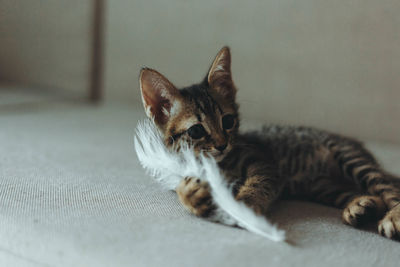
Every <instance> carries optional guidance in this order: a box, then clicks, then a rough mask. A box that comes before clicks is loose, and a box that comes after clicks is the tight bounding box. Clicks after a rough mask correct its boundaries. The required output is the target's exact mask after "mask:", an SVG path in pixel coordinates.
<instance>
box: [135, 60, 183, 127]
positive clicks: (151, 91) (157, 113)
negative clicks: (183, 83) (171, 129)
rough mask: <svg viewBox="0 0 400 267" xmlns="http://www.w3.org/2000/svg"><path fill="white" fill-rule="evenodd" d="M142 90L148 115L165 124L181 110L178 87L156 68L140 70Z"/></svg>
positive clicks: (159, 123)
mask: <svg viewBox="0 0 400 267" xmlns="http://www.w3.org/2000/svg"><path fill="white" fill-rule="evenodd" d="M139 81H140V91H141V93H142V101H143V106H144V109H145V111H146V115H147V116H148V117H149V118H151V119H154V121H155V122H156V123H157V124H158V125H161V126H162V125H164V124H165V123H166V122H167V121H168V120H169V118H170V117H171V116H172V115H173V114H174V113H176V112H177V111H178V110H179V107H180V100H181V96H180V93H179V91H178V89H176V87H175V86H174V85H173V84H172V83H171V82H170V81H168V80H167V78H165V77H164V76H163V75H161V74H160V73H158V72H157V71H155V70H152V69H148V68H144V69H142V70H141V71H140V77H139Z"/></svg>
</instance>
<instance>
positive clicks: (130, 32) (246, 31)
mask: <svg viewBox="0 0 400 267" xmlns="http://www.w3.org/2000/svg"><path fill="white" fill-rule="evenodd" d="M107 7H108V12H107V26H106V27H107V29H106V32H107V34H106V47H107V50H106V62H107V63H106V72H105V81H106V90H107V91H106V94H107V95H108V96H109V98H111V99H118V100H124V101H125V100H128V101H129V102H131V103H132V105H139V106H140V96H139V92H138V83H137V77H138V73H139V69H140V67H141V66H148V67H152V68H155V69H157V70H159V71H160V72H161V73H163V74H164V75H166V77H168V78H169V79H170V80H171V81H172V82H173V83H175V84H176V85H177V86H184V85H188V84H190V83H193V82H197V81H200V79H202V78H203V76H204V75H205V73H206V71H207V69H208V67H209V65H210V64H211V61H212V59H213V57H214V56H215V54H216V53H217V51H218V50H219V49H220V48H221V47H222V46H223V45H229V46H230V47H231V49H232V55H233V77H234V80H235V82H236V85H237V86H238V88H239V102H240V103H241V112H242V115H243V118H245V119H246V118H251V119H256V120H260V121H265V122H281V123H291V124H292V123H294V124H307V125H314V126H318V127H323V128H327V129H330V130H332V131H337V132H342V133H345V134H349V135H356V136H362V137H364V138H378V139H382V140H387V141H397V142H400V103H399V102H400V16H399V14H400V1H398V0H383V1H375V0H351V1H337V0H326V1H319V0H303V1H297V0H280V1H272V0H271V1H262V0H248V1H240V0H224V1H213V0H203V1H196V2H195V3H189V1H183V0H182V1H181V0H172V1H163V0H155V1H130V0H125V1H124V0H121V1H109V2H108V6H107Z"/></svg>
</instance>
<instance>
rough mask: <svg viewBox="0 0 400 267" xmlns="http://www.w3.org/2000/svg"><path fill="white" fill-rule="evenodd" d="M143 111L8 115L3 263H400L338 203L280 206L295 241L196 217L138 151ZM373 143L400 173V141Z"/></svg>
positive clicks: (0, 234)
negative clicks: (344, 217)
mask: <svg viewBox="0 0 400 267" xmlns="http://www.w3.org/2000/svg"><path fill="white" fill-rule="evenodd" d="M142 116H143V112H142V110H135V109H132V108H130V107H128V106H123V105H122V106H121V105H108V106H104V107H95V106H79V105H74V106H71V105H65V104H60V105H58V106H56V105H53V106H50V107H49V106H44V107H43V108H42V109H36V110H35V111H32V112H28V113H15V114H13V113H7V114H1V115H0V125H1V128H0V266H85V267H87V266H96V267H101V266H135V267H136V266H332V267H337V266H360V267H368V266H371V267H375V266H387V267H390V266H398V262H399V260H400V254H399V246H400V243H398V242H394V241H391V240H388V239H385V238H382V237H380V236H379V235H377V234H376V233H375V229H374V228H373V227H372V228H371V230H356V229H353V228H351V227H348V226H345V225H343V224H342V223H341V221H340V211H339V210H337V209H334V208H329V207H324V206H320V205H317V204H312V203H305V202H282V203H279V204H277V205H276V208H275V209H274V211H273V212H272V215H271V219H272V220H273V221H275V222H277V223H278V224H279V225H280V226H281V227H282V228H283V229H285V230H286V231H287V234H288V236H289V240H290V242H288V243H274V242H271V241H268V240H266V239H263V238H261V237H259V236H257V235H254V234H252V233H249V232H247V231H244V230H241V229H237V228H230V227H226V226H223V225H219V224H215V223H210V222H207V221H205V220H202V219H199V218H196V217H194V216H191V215H190V214H189V213H188V212H186V211H185V210H184V209H183V208H182V206H181V205H180V204H179V202H178V201H177V198H176V195H175V193H174V192H170V191H164V190H162V188H161V187H160V186H159V185H158V184H157V183H155V182H153V181H152V180H151V178H150V177H149V176H148V175H146V174H145V173H144V171H143V169H142V168H141V166H140V165H139V163H138V161H137V159H136V156H135V153H134V149H133V134H134V127H135V124H136V121H137V120H138V119H140V118H142ZM370 147H371V148H372V149H373V150H374V151H376V154H377V155H378V157H379V158H380V159H381V160H382V161H383V162H384V163H385V165H387V167H388V168H389V169H390V170H391V171H395V172H397V173H400V168H399V166H400V164H399V163H400V162H399V159H400V147H398V146H394V145H389V144H371V145H370Z"/></svg>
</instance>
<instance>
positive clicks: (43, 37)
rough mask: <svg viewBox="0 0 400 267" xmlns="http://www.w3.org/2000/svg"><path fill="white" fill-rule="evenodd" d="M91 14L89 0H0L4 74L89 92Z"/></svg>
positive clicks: (38, 85)
mask: <svg viewBox="0 0 400 267" xmlns="http://www.w3.org/2000/svg"><path fill="white" fill-rule="evenodd" d="M92 13H93V1H91V0H83V1H82V0H68V1H60V0H58V1H54V0H30V1H24V0H0V79H1V80H3V81H4V80H5V81H7V82H9V83H19V84H23V85H26V86H33V88H35V90H39V89H41V90H40V91H43V90H45V89H47V90H45V91H46V92H47V93H54V94H57V93H58V94H62V95H64V96H66V95H76V96H80V97H85V96H86V95H87V92H86V90H85V89H86V88H87V87H88V85H89V83H90V60H91V59H90V55H91V36H92V34H91V31H92ZM51 91H53V92H51Z"/></svg>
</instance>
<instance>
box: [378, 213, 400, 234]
mask: <svg viewBox="0 0 400 267" xmlns="http://www.w3.org/2000/svg"><path fill="white" fill-rule="evenodd" d="M378 232H379V234H380V235H382V236H385V237H387V238H393V239H400V205H398V206H396V207H395V208H393V209H391V210H389V211H388V213H386V215H385V217H383V219H382V220H381V221H380V222H379V223H378Z"/></svg>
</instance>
